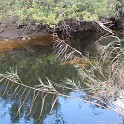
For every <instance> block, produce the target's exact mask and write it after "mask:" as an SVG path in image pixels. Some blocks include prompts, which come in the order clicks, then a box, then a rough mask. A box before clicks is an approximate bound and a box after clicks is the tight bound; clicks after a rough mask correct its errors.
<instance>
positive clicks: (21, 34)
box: [0, 18, 124, 52]
mask: <svg viewBox="0 0 124 124" xmlns="http://www.w3.org/2000/svg"><path fill="white" fill-rule="evenodd" d="M121 20H122V22H123V20H124V18H122V19H121ZM112 21H113V22H114V23H115V25H114V26H112V29H114V30H115V28H116V27H119V28H120V25H119V24H120V23H122V22H118V21H117V20H114V19H113V20H112ZM68 23H69V24H70V25H69V27H70V28H73V29H74V31H73V33H72V34H73V36H74V37H75V36H77V34H79V32H81V33H82V34H84V35H85V34H86V33H87V32H85V31H89V30H90V31H91V30H92V31H93V32H96V30H97V29H99V27H97V26H96V25H94V24H92V23H89V22H81V23H77V22H74V21H73V22H68V21H67V22H66V24H68ZM122 26H123V24H122ZM61 28H63V25H62V24H60V26H59V29H61ZM121 30H122V31H121V33H122V35H123V27H122V28H121ZM98 32H99V31H97V33H98ZM100 33H101V32H100ZM99 36H100V35H99ZM99 36H98V37H99ZM79 37H80V36H79ZM98 37H97V38H98ZM51 41H52V34H51V31H50V30H48V28H47V26H43V25H36V24H35V23H34V22H33V21H32V22H31V23H29V24H17V22H16V20H15V21H13V20H7V21H5V20H4V21H1V22H0V51H1V52H2V51H7V50H11V49H15V48H20V47H23V46H26V45H49V44H50V43H51ZM84 44H85V43H84ZM88 44H89V43H88Z"/></svg>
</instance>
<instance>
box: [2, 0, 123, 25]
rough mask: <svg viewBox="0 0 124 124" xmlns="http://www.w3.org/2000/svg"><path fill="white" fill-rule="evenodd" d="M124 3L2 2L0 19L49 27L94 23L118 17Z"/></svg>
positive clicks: (85, 0) (113, 0)
mask: <svg viewBox="0 0 124 124" xmlns="http://www.w3.org/2000/svg"><path fill="white" fill-rule="evenodd" d="M123 2H124V1H123V0H120V1H119V0H46V1H44V0H40V1H39V0H28V1H27V0H21V1H19V0H11V1H10V0H2V1H0V15H1V16H0V19H4V18H13V17H18V18H19V22H18V23H20V22H21V21H23V22H29V21H30V20H35V21H36V22H37V23H42V24H48V25H53V24H57V23H58V22H60V21H63V20H66V19H74V20H83V21H93V20H99V19H100V18H109V17H115V16H118V15H119V12H120V10H121V12H122V11H124V10H123V6H122V3H123ZM118 6H119V7H120V8H119V9H118V8H117V7H118ZM121 6H122V7H121Z"/></svg>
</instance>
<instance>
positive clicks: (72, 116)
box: [0, 48, 123, 124]
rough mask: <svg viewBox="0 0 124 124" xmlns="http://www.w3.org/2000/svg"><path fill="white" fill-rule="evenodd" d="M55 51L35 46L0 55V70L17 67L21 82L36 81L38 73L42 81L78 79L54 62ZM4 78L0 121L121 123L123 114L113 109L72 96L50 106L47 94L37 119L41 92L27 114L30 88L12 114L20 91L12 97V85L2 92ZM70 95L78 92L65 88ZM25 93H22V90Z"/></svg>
mask: <svg viewBox="0 0 124 124" xmlns="http://www.w3.org/2000/svg"><path fill="white" fill-rule="evenodd" d="M55 59H56V55H54V54H50V53H49V52H47V53H46V51H45V52H44V51H43V50H42V51H40V50H39V49H34V48H33V49H31V48H30V49H28V50H26V49H22V50H14V51H10V52H9V53H7V54H1V55H0V73H5V71H6V70H9V69H10V68H13V69H17V71H18V75H19V77H20V79H21V81H22V82H25V84H27V85H31V86H33V85H34V84H38V83H39V82H38V77H41V79H42V80H43V81H45V80H46V77H48V78H49V79H50V80H52V81H54V82H56V83H63V82H64V81H65V79H66V78H68V79H72V80H75V81H76V80H78V75H77V72H76V70H75V69H74V68H73V67H72V66H69V65H63V66H61V65H60V64H59V63H56V62H55ZM4 83H5V82H3V83H2V84H0V124H122V123H123V118H122V117H121V116H119V115H118V114H117V113H115V112H113V111H110V110H107V109H102V108H100V107H96V106H95V105H91V104H89V103H85V102H83V101H79V100H76V99H72V98H65V97H59V98H58V99H57V102H56V104H55V106H54V108H53V110H52V112H51V114H50V115H49V112H50V110H51V101H52V98H53V97H52V95H48V96H47V98H46V99H45V104H44V108H43V112H42V117H40V120H39V113H40V109H41V104H42V102H41V101H42V100H41V95H42V93H41V94H40V95H39V96H38V98H37V99H36V101H35V105H34V107H33V111H32V113H31V114H30V115H29V116H27V113H28V111H29V109H30V103H31V100H32V94H33V93H32V92H30V94H29V96H28V98H27V99H26V101H25V104H24V105H23V107H22V109H21V111H20V115H18V116H16V113H17V110H18V108H19V104H20V99H21V92H20V93H18V94H17V95H16V96H14V97H13V90H14V88H15V87H16V86H15V87H13V88H12V89H10V91H8V92H7V93H5V94H3V92H4V89H5V87H6V86H5V85H4ZM66 93H67V94H69V95H70V96H75V95H77V96H81V95H82V94H80V93H77V92H70V91H66ZM25 94H26V93H25Z"/></svg>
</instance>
